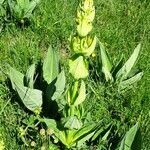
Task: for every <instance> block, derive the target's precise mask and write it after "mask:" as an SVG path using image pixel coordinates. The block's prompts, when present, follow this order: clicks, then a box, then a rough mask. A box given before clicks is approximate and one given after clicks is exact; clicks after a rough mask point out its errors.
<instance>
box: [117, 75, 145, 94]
mask: <svg viewBox="0 0 150 150" xmlns="http://www.w3.org/2000/svg"><path fill="white" fill-rule="evenodd" d="M142 76H143V72H140V73H138V74H136V75H134V76H133V77H131V78H129V79H127V80H124V81H121V82H120V84H119V91H123V90H129V89H130V88H132V86H133V84H134V83H136V82H138V81H139V80H141V78H142Z"/></svg>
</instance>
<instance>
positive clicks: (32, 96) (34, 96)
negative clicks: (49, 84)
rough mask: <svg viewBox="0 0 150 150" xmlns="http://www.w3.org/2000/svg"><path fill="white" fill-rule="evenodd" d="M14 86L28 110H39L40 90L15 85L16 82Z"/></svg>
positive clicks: (40, 101) (40, 104) (40, 102)
mask: <svg viewBox="0 0 150 150" xmlns="http://www.w3.org/2000/svg"><path fill="white" fill-rule="evenodd" d="M15 88H16V91H17V93H18V95H19V97H20V98H21V100H22V102H23V104H24V105H25V106H26V107H27V108H28V109H29V110H31V111H33V112H36V111H40V110H41V106H42V91H40V90H37V89H31V88H27V87H25V86H22V85H17V84H15Z"/></svg>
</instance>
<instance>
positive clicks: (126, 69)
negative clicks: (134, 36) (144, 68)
mask: <svg viewBox="0 0 150 150" xmlns="http://www.w3.org/2000/svg"><path fill="white" fill-rule="evenodd" d="M140 48H141V44H138V46H137V47H136V48H135V49H134V51H133V53H132V55H131V56H130V58H129V59H128V60H127V62H126V63H125V64H124V65H123V67H122V68H121V69H120V70H119V71H118V73H117V74H116V79H121V80H124V79H126V78H127V77H128V75H129V73H130V72H131V70H132V68H133V66H134V65H135V63H136V61H137V58H138V56H139V52H140Z"/></svg>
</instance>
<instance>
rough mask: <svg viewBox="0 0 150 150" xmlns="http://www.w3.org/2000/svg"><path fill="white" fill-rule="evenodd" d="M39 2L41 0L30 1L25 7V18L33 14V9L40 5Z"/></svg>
mask: <svg viewBox="0 0 150 150" xmlns="http://www.w3.org/2000/svg"><path fill="white" fill-rule="evenodd" d="M39 2H40V0H32V1H30V3H29V4H28V7H27V8H26V9H25V12H24V17H25V18H29V17H30V16H31V14H32V12H33V10H34V9H35V7H36V6H37V5H38V3H39Z"/></svg>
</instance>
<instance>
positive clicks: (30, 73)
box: [25, 64, 35, 89]
mask: <svg viewBox="0 0 150 150" xmlns="http://www.w3.org/2000/svg"><path fill="white" fill-rule="evenodd" d="M34 73H35V64H32V65H31V66H30V67H29V69H28V70H27V72H26V75H25V79H26V83H27V86H28V87H29V88H31V89H33V85H34Z"/></svg>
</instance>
